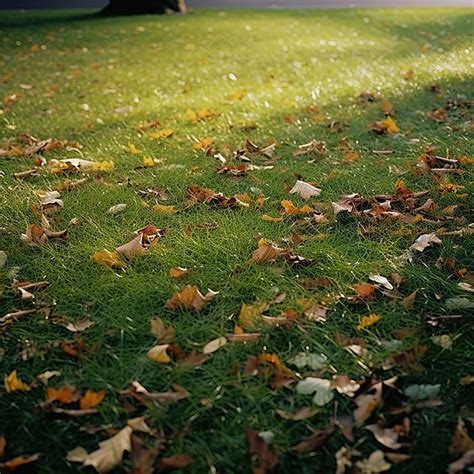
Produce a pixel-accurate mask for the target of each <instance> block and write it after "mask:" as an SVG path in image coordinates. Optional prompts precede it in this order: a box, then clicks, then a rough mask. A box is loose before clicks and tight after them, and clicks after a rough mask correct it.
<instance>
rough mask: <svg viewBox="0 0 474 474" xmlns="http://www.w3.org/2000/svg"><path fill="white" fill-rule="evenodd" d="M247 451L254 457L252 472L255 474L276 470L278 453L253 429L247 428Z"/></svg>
mask: <svg viewBox="0 0 474 474" xmlns="http://www.w3.org/2000/svg"><path fill="white" fill-rule="evenodd" d="M245 435H246V438H247V449H248V452H249V454H250V456H251V457H252V461H253V462H252V471H253V472H254V474H265V473H266V472H267V471H271V470H272V469H274V468H275V467H276V465H277V463H278V455H277V453H276V451H275V450H274V449H273V448H272V447H271V446H269V445H268V444H267V443H266V441H265V440H264V439H263V438H262V437H261V436H260V435H259V434H258V432H257V431H253V430H252V429H251V428H245Z"/></svg>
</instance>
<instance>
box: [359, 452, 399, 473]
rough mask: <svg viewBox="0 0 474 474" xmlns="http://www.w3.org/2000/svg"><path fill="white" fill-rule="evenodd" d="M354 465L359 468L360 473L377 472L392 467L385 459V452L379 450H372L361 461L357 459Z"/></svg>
mask: <svg viewBox="0 0 474 474" xmlns="http://www.w3.org/2000/svg"><path fill="white" fill-rule="evenodd" d="M356 466H357V467H358V468H359V469H360V471H361V474H377V473H379V472H385V471H388V470H389V469H390V468H391V467H392V466H391V464H389V463H388V462H387V461H385V454H384V453H383V452H382V451H380V450H377V451H374V452H373V453H372V454H371V455H370V456H369V457H368V458H367V459H364V460H363V461H357V462H356Z"/></svg>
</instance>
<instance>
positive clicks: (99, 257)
mask: <svg viewBox="0 0 474 474" xmlns="http://www.w3.org/2000/svg"><path fill="white" fill-rule="evenodd" d="M91 259H92V260H94V262H97V263H100V264H101V265H106V266H107V267H110V268H122V267H124V266H125V264H124V263H123V261H122V260H121V259H120V255H119V254H118V252H109V251H108V250H102V251H100V252H96V253H95V254H94V255H92V256H91Z"/></svg>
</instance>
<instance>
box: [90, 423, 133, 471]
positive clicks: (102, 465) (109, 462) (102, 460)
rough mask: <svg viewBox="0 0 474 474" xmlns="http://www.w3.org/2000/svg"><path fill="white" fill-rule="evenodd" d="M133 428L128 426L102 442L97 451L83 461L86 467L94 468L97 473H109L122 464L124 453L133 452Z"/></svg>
mask: <svg viewBox="0 0 474 474" xmlns="http://www.w3.org/2000/svg"><path fill="white" fill-rule="evenodd" d="M132 431H133V430H132V428H131V427H130V426H126V427H125V428H122V429H121V430H120V431H119V432H118V433H117V434H116V435H114V436H112V437H111V438H109V439H107V440H105V441H101V442H100V443H99V446H100V448H99V449H98V450H97V451H94V452H92V453H89V454H88V455H87V457H86V458H85V459H84V460H83V464H84V466H92V467H94V468H95V469H96V471H97V472H109V471H112V470H113V469H114V468H115V467H117V466H118V465H120V464H121V463H122V458H123V453H124V452H125V451H131V450H132V442H131V436H132Z"/></svg>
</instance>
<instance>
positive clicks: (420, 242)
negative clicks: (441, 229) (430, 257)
mask: <svg viewBox="0 0 474 474" xmlns="http://www.w3.org/2000/svg"><path fill="white" fill-rule="evenodd" d="M441 243H442V242H441V239H439V238H438V237H437V236H436V234H435V233H432V234H422V235H420V236H419V237H418V238H417V239H416V240H415V243H414V244H413V245H412V246H411V247H410V249H413V250H417V251H418V252H423V250H425V249H426V248H427V247H431V245H433V244H441Z"/></svg>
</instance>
